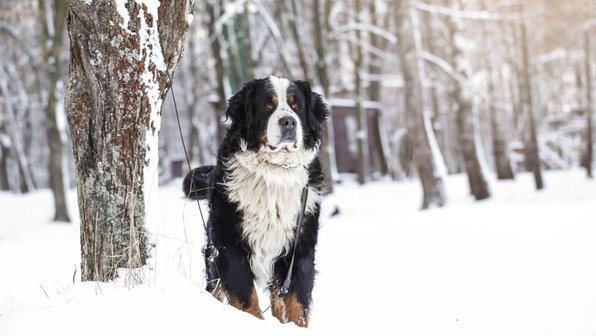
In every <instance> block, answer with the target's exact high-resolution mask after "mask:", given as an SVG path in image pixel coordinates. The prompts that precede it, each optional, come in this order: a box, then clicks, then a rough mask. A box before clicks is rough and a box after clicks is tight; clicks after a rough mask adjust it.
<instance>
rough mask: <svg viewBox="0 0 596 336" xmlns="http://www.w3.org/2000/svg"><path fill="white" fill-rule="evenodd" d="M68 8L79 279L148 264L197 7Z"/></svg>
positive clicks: (80, 0) (105, 1)
mask: <svg viewBox="0 0 596 336" xmlns="http://www.w3.org/2000/svg"><path fill="white" fill-rule="evenodd" d="M85 2H86V1H84V0H71V1H69V2H68V30H69V34H70V58H71V59H70V77H69V84H68V89H67V94H66V110H67V115H68V122H69V125H70V130H71V136H72V141H73V149H74V157H75V165H76V175H77V188H78V200H79V210H80V221H81V257H82V258H81V259H82V262H81V278H82V280H83V281H107V280H110V279H113V278H115V277H116V276H117V270H118V268H122V267H126V268H137V267H141V266H143V265H144V264H145V261H146V258H147V250H146V248H147V244H146V236H145V226H146V225H148V223H147V222H148V221H150V220H153V219H155V218H156V216H152V215H151V214H150V213H148V212H149V211H151V209H153V208H154V207H157V206H158V205H157V204H155V203H156V201H157V195H156V193H157V179H158V175H157V163H158V162H157V159H158V156H157V154H158V153H157V151H158V146H157V144H158V142H157V135H158V131H159V128H160V118H161V107H162V103H163V99H164V98H165V95H166V93H167V89H168V87H169V84H170V80H171V78H172V74H173V72H174V69H175V67H176V65H177V63H178V60H179V58H180V55H181V53H182V50H183V48H184V42H185V40H186V34H187V32H188V28H189V24H190V21H191V20H192V16H191V12H192V2H191V3H189V1H187V0H161V2H140V1H129V2H128V3H126V4H125V6H124V8H118V9H116V6H117V4H114V2H112V1H109V0H94V1H93V2H92V3H91V4H86V3H85Z"/></svg>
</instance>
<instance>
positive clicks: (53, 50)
mask: <svg viewBox="0 0 596 336" xmlns="http://www.w3.org/2000/svg"><path fill="white" fill-rule="evenodd" d="M38 6H39V16H40V22H41V32H42V34H41V35H42V39H41V44H42V50H43V59H44V63H45V70H46V76H47V79H48V105H47V124H46V125H47V129H46V132H47V137H48V146H49V149H50V157H49V172H50V174H49V180H50V189H51V190H52V194H53V195H54V221H62V222H70V216H69V215H68V207H67V203H66V190H65V189H66V186H65V179H64V143H63V141H62V138H63V137H64V136H65V135H64V134H62V133H63V132H64V130H62V129H61V126H60V125H58V113H61V112H62V111H58V95H60V94H61V93H60V90H61V88H60V87H59V85H60V86H62V81H61V77H62V66H61V64H62V63H61V59H60V56H61V54H62V41H63V36H64V26H65V23H66V1H65V0H38Z"/></svg>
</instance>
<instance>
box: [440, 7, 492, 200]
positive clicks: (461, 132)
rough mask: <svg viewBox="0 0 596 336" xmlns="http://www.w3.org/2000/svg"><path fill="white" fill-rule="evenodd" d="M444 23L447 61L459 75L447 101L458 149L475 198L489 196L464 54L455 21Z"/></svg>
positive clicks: (450, 19) (479, 198)
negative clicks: (454, 122) (452, 106)
mask: <svg viewBox="0 0 596 336" xmlns="http://www.w3.org/2000/svg"><path fill="white" fill-rule="evenodd" d="M446 25H447V30H448V31H449V35H450V40H451V43H450V44H451V53H450V60H449V63H451V66H452V67H453V69H454V70H455V71H456V72H457V74H458V77H459V78H460V80H455V82H454V83H453V86H452V89H451V92H450V96H451V101H452V102H453V103H454V104H455V105H456V107H455V112H456V120H457V128H458V132H457V136H458V142H459V148H460V153H461V155H462V156H463V158H464V165H465V168H466V174H467V176H468V184H469V186H470V193H471V194H472V195H473V196H474V198H475V199H476V200H482V199H486V198H489V197H490V190H489V186H488V183H487V182H486V179H485V177H484V172H483V171H482V165H481V164H480V160H479V158H478V149H479V148H478V147H479V144H477V143H476V136H475V129H474V128H475V127H474V115H473V111H472V101H471V99H472V98H471V97H470V88H468V87H467V85H468V83H467V81H468V71H466V67H465V65H464V64H462V61H463V58H464V55H463V52H462V50H461V48H460V46H459V44H458V43H457V41H456V40H457V36H456V35H457V24H456V22H455V21H454V19H453V18H452V17H449V18H447V21H446ZM464 81H465V82H464Z"/></svg>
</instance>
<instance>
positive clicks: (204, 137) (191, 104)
mask: <svg viewBox="0 0 596 336" xmlns="http://www.w3.org/2000/svg"><path fill="white" fill-rule="evenodd" d="M131 1H132V0H131ZM61 3H63V2H61V1H56V0H38V1H34V0H22V1H18V2H13V1H7V0H0V45H1V46H2V52H1V53H0V189H2V190H10V191H12V192H16V193H19V192H29V191H31V190H34V189H38V188H52V189H53V190H55V195H57V196H56V198H57V199H58V198H59V197H60V196H59V194H60V191H59V190H58V188H56V186H58V185H64V184H66V185H67V187H69V188H71V187H73V180H74V174H73V160H72V150H71V142H70V138H69V136H68V132H66V126H65V122H64V120H65V117H64V108H63V96H64V91H65V87H64V84H63V83H65V79H66V78H67V71H68V66H67V60H68V57H69V55H68V52H69V51H68V47H67V45H68V43H67V42H68V41H67V38H68V37H67V36H66V34H65V33H64V32H62V33H61V32H60V31H61V30H63V28H62V27H63V23H62V25H61V24H60V22H61V20H63V14H62V13H61V9H60V8H61ZM595 20H596V0H569V1H554V0H527V1H524V0H515V1H509V0H495V1H487V0H459V1H452V0H420V1H414V0H350V1H338V0H314V1H307V0H294V1H291V0H283V1H274V0H202V1H196V2H195V15H194V22H193V24H192V26H191V31H190V33H189V44H188V46H187V48H186V50H185V54H184V56H183V59H182V61H181V63H180V65H179V67H178V71H177V72H176V74H175V80H174V92H175V94H176V98H177V103H178V109H179V111H180V113H181V118H182V120H181V121H182V125H183V132H184V137H185V139H186V141H187V143H188V144H189V146H188V148H189V150H190V153H189V154H190V156H191V158H192V160H193V165H199V164H210V163H214V162H215V153H216V150H217V146H218V143H219V141H220V139H221V138H222V136H223V134H224V132H225V127H226V125H225V122H224V121H225V120H224V118H223V116H224V111H225V102H226V100H227V98H228V97H229V96H230V95H232V94H233V93H234V92H235V91H236V90H238V88H239V87H240V86H241V85H242V83H243V82H244V81H246V80H248V79H251V78H253V77H264V76H268V75H270V74H276V75H282V76H288V77H292V78H296V79H307V80H309V81H310V82H311V83H312V85H313V87H314V88H315V89H316V90H317V91H319V92H320V93H322V94H323V95H324V96H325V98H326V100H327V102H328V104H329V106H330V108H331V110H332V118H331V119H330V120H329V121H328V123H327V124H326V125H325V126H326V127H325V135H326V139H325V141H324V143H323V144H322V147H321V148H322V154H323V155H322V157H323V161H324V162H325V167H326V168H327V170H326V171H327V175H328V177H329V179H330V180H332V181H334V182H338V181H340V180H342V179H348V178H351V176H353V177H354V179H355V180H357V181H358V182H359V183H367V182H369V181H372V180H378V179H396V180H399V179H405V178H420V180H421V182H422V185H423V190H424V199H423V200H422V207H423V208H426V207H431V206H441V205H443V204H446V202H447V201H448V193H449V190H445V187H444V186H443V182H442V176H444V174H456V173H465V174H467V176H468V181H469V185H470V194H471V197H474V198H475V199H484V198H487V197H490V190H491V189H490V183H491V180H493V177H494V178H499V179H511V178H514V177H515V174H517V173H523V172H530V173H532V174H533V175H534V177H535V181H536V188H537V189H540V188H542V187H544V186H546V187H548V183H545V182H548V181H543V179H542V174H541V172H542V171H543V170H546V169H569V168H572V167H578V166H583V167H585V169H586V172H587V175H589V176H591V171H592V161H593V155H592V150H593V149H592V142H593V141H594V139H593V136H592V135H591V134H592V133H591V129H592V125H591V124H592V122H593V118H592V114H593V113H594V111H593V110H594V99H593V93H592V90H593V88H594V84H593V81H594V68H595V67H594V63H595V62H596V58H595V56H594V52H593V50H594V43H595V41H594V40H595V38H594V35H595V34H596V24H595V23H594V22H595ZM60 38H63V39H64V41H62V42H61V41H60ZM591 51H592V52H591ZM177 132H178V130H177V125H176V119H175V114H174V111H173V103H172V101H171V96H168V97H167V99H166V102H165V104H164V109H163V119H162V129H161V134H160V144H159V147H160V148H159V151H160V182H161V183H167V182H168V181H170V180H171V179H174V178H177V177H179V176H181V175H182V174H183V173H184V171H183V170H184V167H185V165H184V164H183V161H184V154H183V152H182V148H181V144H180V140H179V135H178V134H177ZM58 140H60V141H58ZM60 143H62V144H64V147H62V149H60V148H59V144H60ZM62 152H64V156H62V157H60V156H59V155H58V154H59V153H62ZM58 169H60V170H61V173H60V172H59V171H58ZM59 176H64V178H65V180H64V181H63V182H62V183H61V182H60V181H59ZM331 187H332V185H331ZM58 203H59V202H58V201H57V203H56V208H57V212H56V213H57V215H56V219H58V220H67V219H68V217H66V218H65V217H62V216H58V213H59V211H58V210H60V209H59V204H58Z"/></svg>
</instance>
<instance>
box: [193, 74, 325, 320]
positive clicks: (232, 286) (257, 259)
mask: <svg viewBox="0 0 596 336" xmlns="http://www.w3.org/2000/svg"><path fill="white" fill-rule="evenodd" d="M327 114H328V111H327V107H326V105H325V103H324V102H323V99H322V97H321V96H320V95H319V94H317V93H314V92H313V91H312V90H311V87H310V84H309V83H308V82H306V81H298V80H290V79H287V78H281V77H275V76H270V77H268V78H261V79H255V80H252V81H250V82H247V83H245V84H244V86H243V87H242V88H241V89H240V91H239V92H237V93H236V94H235V95H234V96H232V97H231V98H230V100H229V102H228V108H227V111H226V117H227V119H228V120H230V121H231V125H230V126H229V128H228V131H227V134H226V136H225V138H224V140H223V143H222V145H221V147H220V148H219V152H218V156H217V164H216V165H215V166H203V167H199V168H195V169H193V170H192V171H190V172H189V173H188V174H187V175H186V177H185V178H184V181H183V191H184V193H185V195H186V196H187V197H188V198H191V199H207V200H208V202H209V209H210V211H209V220H208V222H207V232H206V245H205V247H204V249H203V253H204V257H205V267H206V277H207V290H208V291H209V292H211V293H212V294H213V295H214V296H215V297H216V298H217V299H219V300H220V301H222V302H226V301H227V302H228V303H229V304H231V305H232V306H234V307H236V308H238V309H241V310H243V311H245V312H248V313H250V314H252V315H254V316H256V317H258V318H261V319H262V318H263V314H262V311H261V308H260V306H259V302H258V295H257V289H256V288H257V287H259V288H260V289H262V290H265V291H266V292H268V293H269V295H270V301H271V302H270V303H271V312H272V315H273V316H275V317H276V318H277V319H279V320H280V321H281V322H282V323H287V322H293V323H295V324H297V325H298V326H301V327H307V326H308V321H309V307H310V304H311V299H312V297H311V293H312V289H313V285H314V278H315V246H316V244H317V233H318V229H319V213H320V204H321V199H322V194H323V188H324V176H323V172H322V168H321V163H320V161H319V158H318V153H319V147H320V145H321V125H322V122H323V121H324V120H325V119H326V117H327ZM299 223H301V224H302V225H300V224H299ZM298 227H300V229H299V230H300V232H296V231H297V230H298ZM296 243H297V244H296ZM290 268H292V269H291V270H290ZM288 274H291V276H290V279H289V280H290V282H289V287H287V286H286V287H282V286H284V280H286V277H287V276H288ZM285 282H286V283H287V281H285Z"/></svg>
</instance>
